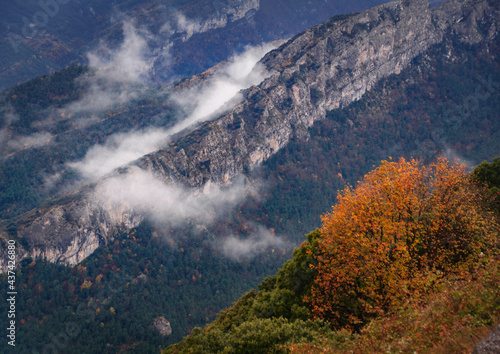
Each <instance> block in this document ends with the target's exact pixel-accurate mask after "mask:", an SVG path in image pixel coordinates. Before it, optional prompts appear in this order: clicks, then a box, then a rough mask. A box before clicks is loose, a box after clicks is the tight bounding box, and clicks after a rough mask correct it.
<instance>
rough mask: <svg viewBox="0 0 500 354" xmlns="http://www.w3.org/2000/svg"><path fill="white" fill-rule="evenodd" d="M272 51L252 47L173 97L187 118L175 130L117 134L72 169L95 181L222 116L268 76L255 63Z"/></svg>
mask: <svg viewBox="0 0 500 354" xmlns="http://www.w3.org/2000/svg"><path fill="white" fill-rule="evenodd" d="M273 48H274V47H273V46H271V45H263V46H259V47H253V48H249V49H247V50H246V51H245V52H244V53H243V54H241V55H239V56H236V57H234V58H233V59H232V60H231V61H230V62H229V63H228V64H227V65H226V66H223V67H222V68H220V69H219V70H217V71H216V72H215V73H214V75H213V76H212V77H211V78H210V79H208V80H207V81H206V82H204V84H203V86H202V87H197V88H191V89H186V90H183V91H178V92H176V93H175V94H173V95H172V99H173V100H174V101H175V102H176V103H177V104H178V105H179V106H180V107H182V110H183V111H184V112H185V116H186V118H184V119H181V120H180V121H179V122H178V123H177V124H175V125H174V126H173V127H171V128H169V129H148V130H143V131H132V132H128V133H119V134H115V135H113V136H111V137H110V138H108V140H107V141H106V142H105V143H104V144H99V145H95V146H93V147H92V148H90V149H89V151H88V152H87V154H86V155H85V157H84V158H83V159H82V160H81V161H78V162H73V163H70V164H69V167H71V168H73V169H75V170H76V171H78V172H79V173H80V175H81V176H82V177H84V178H85V179H86V180H88V181H96V180H98V179H100V178H102V177H103V176H105V175H106V174H108V173H110V172H112V171H113V170H115V169H116V168H117V167H120V166H124V165H126V164H128V163H130V162H133V161H135V160H137V159H138V158H140V157H142V156H144V155H146V154H148V153H151V152H154V151H156V150H158V149H159V148H160V147H161V146H164V145H165V144H166V143H168V141H169V139H170V137H171V136H172V135H174V134H177V133H179V132H181V131H183V130H184V129H186V128H188V127H190V126H192V125H194V124H196V123H199V122H202V121H206V120H209V119H212V118H214V116H215V115H216V114H221V113H222V112H223V111H224V110H227V109H229V108H231V106H232V105H234V104H236V103H237V102H238V99H239V96H238V93H239V92H240V91H241V90H242V89H245V88H247V87H249V86H251V85H255V84H258V83H260V82H261V81H262V80H263V79H264V78H265V77H266V75H267V74H266V72H265V70H263V69H262V68H260V67H259V66H258V65H256V64H257V62H258V61H259V60H260V59H261V58H262V56H264V54H265V53H267V52H268V51H269V50H271V49H273ZM139 76H140V75H137V76H136V77H137V78H139ZM124 95H125V96H126V95H127V93H125V94H124ZM104 96H105V94H104ZM228 102H230V103H231V104H228Z"/></svg>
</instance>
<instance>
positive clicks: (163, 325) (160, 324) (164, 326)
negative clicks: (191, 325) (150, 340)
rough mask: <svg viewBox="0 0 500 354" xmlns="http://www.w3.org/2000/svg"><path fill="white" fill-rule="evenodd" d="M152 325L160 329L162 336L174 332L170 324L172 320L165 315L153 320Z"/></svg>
mask: <svg viewBox="0 0 500 354" xmlns="http://www.w3.org/2000/svg"><path fill="white" fill-rule="evenodd" d="M151 327H152V328H153V329H154V330H156V331H158V332H159V333H160V335H162V336H169V335H171V334H172V327H171V326H170V322H168V321H167V319H166V318H165V317H163V316H161V317H156V318H155V320H154V321H153V324H152V325H151Z"/></svg>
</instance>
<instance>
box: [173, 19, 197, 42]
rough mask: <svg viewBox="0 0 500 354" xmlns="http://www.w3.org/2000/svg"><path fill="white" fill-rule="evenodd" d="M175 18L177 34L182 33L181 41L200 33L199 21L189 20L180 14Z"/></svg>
mask: <svg viewBox="0 0 500 354" xmlns="http://www.w3.org/2000/svg"><path fill="white" fill-rule="evenodd" d="M175 17H176V20H177V21H176V22H177V32H179V33H184V35H183V36H182V40H183V41H187V40H188V39H189V38H191V37H192V36H193V34H196V33H199V32H202V26H201V23H200V22H199V21H195V20H192V19H189V18H187V17H186V16H185V15H184V14H182V13H177V14H176V16H175Z"/></svg>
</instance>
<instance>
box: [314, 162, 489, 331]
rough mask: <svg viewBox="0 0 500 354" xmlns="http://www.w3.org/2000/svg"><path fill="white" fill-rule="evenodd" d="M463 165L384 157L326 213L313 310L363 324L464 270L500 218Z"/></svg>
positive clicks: (337, 322) (339, 323) (344, 323)
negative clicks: (485, 203) (482, 203)
mask: <svg viewBox="0 0 500 354" xmlns="http://www.w3.org/2000/svg"><path fill="white" fill-rule="evenodd" d="M480 201H481V193H480V191H479V189H478V188H477V187H476V186H475V185H474V184H473V183H472V182H471V180H470V178H469V176H468V175H467V174H466V168H465V166H464V165H460V164H458V163H450V162H448V160H446V159H444V158H440V159H438V160H436V162H434V163H432V164H429V165H424V164H422V163H421V162H419V161H417V160H410V161H406V160H405V159H403V158H401V159H400V160H399V162H393V161H389V162H387V161H383V162H382V165H381V166H380V167H378V168H377V169H375V170H374V171H372V172H371V173H369V174H368V175H366V176H365V177H364V179H363V180H362V181H361V182H359V184H358V186H357V187H356V188H355V189H352V188H346V189H345V190H344V191H343V192H342V193H340V194H339V196H338V203H337V204H336V205H335V206H334V207H333V210H332V212H331V213H329V214H326V215H324V216H323V218H322V221H323V227H322V229H321V230H320V231H321V238H320V241H319V252H318V255H317V256H316V258H317V261H318V265H317V266H316V270H317V276H316V279H315V285H314V286H313V288H312V292H311V295H310V296H309V297H307V298H306V301H307V302H309V303H310V305H311V308H312V312H313V314H314V316H315V317H320V318H323V319H326V320H328V321H330V322H331V323H332V324H333V325H334V326H335V327H346V328H350V329H359V328H360V327H361V326H362V325H363V324H364V323H366V321H367V320H369V319H370V318H372V317H374V316H377V315H379V314H382V313H384V312H386V311H387V310H389V309H391V308H392V307H393V306H394V305H397V304H400V303H401V302H402V301H403V300H404V299H405V298H408V297H409V296H419V295H421V294H423V293H425V292H427V291H430V290H431V289H432V287H433V285H434V284H435V280H437V279H439V277H441V276H443V275H446V274H449V273H455V274H460V273H461V272H466V271H468V270H469V269H471V267H472V266H473V265H474V263H475V262H477V260H478V259H480V258H481V256H482V255H483V253H482V252H486V250H488V249H489V248H490V247H491V245H492V244H494V243H495V234H496V226H495V225H494V221H493V219H492V218H491V215H489V214H488V213H487V212H485V211H483V210H482V208H481V207H480Z"/></svg>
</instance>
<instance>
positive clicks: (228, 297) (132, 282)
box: [1, 223, 283, 353]
mask: <svg viewBox="0 0 500 354" xmlns="http://www.w3.org/2000/svg"><path fill="white" fill-rule="evenodd" d="M152 232H153V229H152V227H151V225H149V224H147V223H144V224H142V225H141V226H140V227H138V228H137V229H135V230H132V232H131V233H129V234H127V235H122V236H121V237H119V238H117V239H116V240H115V241H114V243H113V244H110V245H108V246H106V247H103V248H100V249H99V250H98V251H96V253H94V254H93V255H92V256H91V257H90V258H88V259H87V260H85V261H84V262H83V263H82V264H80V265H79V266H77V267H74V268H68V267H63V266H58V265H53V264H50V263H45V262H39V261H36V262H32V260H31V259H28V260H24V261H23V267H22V270H21V271H19V272H18V273H17V278H16V284H17V286H18V299H19V302H18V303H17V309H18V310H17V316H16V318H17V323H18V326H19V327H18V328H19V329H18V332H17V336H18V337H17V338H18V342H17V346H16V349H17V350H16V353H31V352H32V350H35V349H36V350H38V351H40V352H42V350H43V349H44V348H49V347H50V346H51V345H54V344H55V345H56V347H58V346H59V344H58V342H60V343H64V345H63V344H61V347H60V348H59V349H60V350H61V352H63V353H103V352H106V351H107V352H109V353H115V352H119V351H120V350H122V349H124V348H127V347H129V348H133V352H135V353H152V352H155V350H158V347H159V346H162V347H165V346H166V345H167V344H171V343H175V342H178V341H179V340H181V339H182V337H183V336H184V335H185V334H186V332H190V331H191V329H192V328H193V327H194V326H200V325H204V324H205V323H207V322H208V321H210V320H212V319H213V318H214V316H215V314H216V312H217V311H219V310H220V309H221V308H224V307H227V306H229V305H230V304H231V303H232V301H234V299H236V298H237V297H238V296H240V295H241V294H242V293H244V292H245V291H247V290H248V289H249V288H250V287H252V286H254V284H255V283H256V282H257V281H259V279H262V278H263V277H264V276H266V275H268V274H269V268H268V267H269V261H267V263H266V262H264V261H263V259H265V258H269V254H266V255H262V257H260V258H259V259H256V260H255V261H252V262H236V261H230V260H228V259H226V258H224V257H221V256H219V255H217V254H216V253H215V252H214V250H213V248H212V247H211V244H210V243H209V242H208V240H205V241H202V240H200V239H198V240H197V241H195V242H193V241H192V238H193V237H194V236H192V235H191V237H190V241H189V242H182V241H179V242H176V243H175V244H173V245H172V244H167V243H164V242H162V241H161V240H159V239H158V238H155V237H153V236H152ZM279 262H283V259H280V260H279ZM277 263H278V262H277ZM5 282H6V274H3V275H2V284H5ZM1 306H2V307H1V308H2V314H5V311H6V308H5V304H2V305H1ZM158 316H164V317H165V318H167V319H168V320H169V321H170V323H171V326H172V329H173V333H172V335H171V336H169V337H165V338H163V337H161V336H160V335H159V334H158V333H157V332H156V331H154V330H153V329H152V328H151V327H150V326H151V324H152V322H153V320H154V318H156V317H158ZM4 317H5V318H6V315H5V316H4ZM2 323H3V322H2ZM68 328H71V329H70V330H68ZM54 337H55V338H56V339H55V340H54V339H53V338H54Z"/></svg>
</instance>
